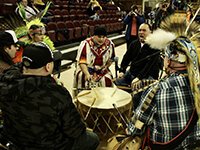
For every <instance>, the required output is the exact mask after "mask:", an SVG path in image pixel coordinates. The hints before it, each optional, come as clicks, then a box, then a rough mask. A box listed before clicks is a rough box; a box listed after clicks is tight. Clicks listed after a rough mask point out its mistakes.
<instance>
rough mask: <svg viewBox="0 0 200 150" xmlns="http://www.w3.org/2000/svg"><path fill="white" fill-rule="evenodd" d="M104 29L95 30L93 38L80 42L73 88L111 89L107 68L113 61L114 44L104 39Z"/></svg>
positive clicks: (99, 27) (110, 78)
mask: <svg viewBox="0 0 200 150" xmlns="http://www.w3.org/2000/svg"><path fill="white" fill-rule="evenodd" d="M106 35H107V33H106V30H105V28H104V27H101V26H98V27H96V28H95V31H94V36H92V37H90V38H87V39H86V40H84V41H82V42H81V44H80V47H79V49H78V53H77V57H76V60H77V68H76V72H75V79H74V87H75V88H77V89H84V88H90V87H91V83H92V85H93V86H101V87H112V86H113V83H112V78H113V77H112V74H111V72H110V70H109V66H110V65H111V64H112V62H113V61H114V57H115V51H114V44H113V42H112V41H111V40H109V39H108V38H107V37H106Z"/></svg>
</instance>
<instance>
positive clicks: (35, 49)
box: [22, 42, 62, 69]
mask: <svg viewBox="0 0 200 150" xmlns="http://www.w3.org/2000/svg"><path fill="white" fill-rule="evenodd" d="M61 56H62V54H61V52H60V51H55V52H53V51H52V50H51V49H50V48H49V46H48V45H47V44H46V43H44V42H35V43H33V44H30V45H28V46H26V47H25V49H24V52H23V55H22V63H23V66H25V67H26V68H30V69H37V68H41V67H43V66H45V65H46V64H47V63H49V62H52V61H56V60H58V59H61Z"/></svg>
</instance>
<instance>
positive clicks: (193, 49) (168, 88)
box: [127, 18, 200, 150]
mask: <svg viewBox="0 0 200 150" xmlns="http://www.w3.org/2000/svg"><path fill="white" fill-rule="evenodd" d="M173 21H174V20H173V19H172V18H169V19H168V20H165V22H164V23H163V24H162V30H161V29H159V30H156V31H154V33H153V34H152V35H151V36H149V38H148V39H147V41H146V42H147V43H148V44H150V46H151V47H154V48H156V47H157V48H159V47H160V48H161V47H163V48H164V50H165V54H164V57H165V58H164V69H165V72H166V74H167V76H166V77H165V78H163V79H162V80H160V81H159V82H157V83H155V84H153V85H152V86H151V87H149V88H148V89H147V90H145V91H144V93H143V94H142V97H141V103H140V105H139V106H138V108H137V109H136V111H135V115H134V116H133V118H132V122H131V123H130V124H129V127H128V130H127V133H128V134H129V135H132V136H136V135H142V134H143V133H144V131H145V130H146V131H147V132H148V133H147V134H146V135H147V138H146V139H148V141H147V144H148V146H149V147H151V148H149V149H153V150H154V149H155V150H157V149H162V150H170V149H171V150H172V149H173V150H197V149H199V148H200V125H199V122H198V116H200V86H199V85H200V75H199V58H198V56H197V48H198V47H199V38H198V37H199V33H198V32H197V31H198V29H199V27H198V26H197V28H193V27H191V28H190V29H189V31H188V33H189V34H187V32H185V29H186V28H184V27H186V26H183V25H184V24H185V22H184V20H182V21H180V22H179V23H177V22H176V21H174V22H173ZM174 25H176V27H177V28H174V29H172V28H169V26H170V27H174ZM194 26H196V25H195V24H194ZM180 31H183V33H181V32H180ZM177 33H178V34H177ZM191 33H195V35H191ZM182 35H184V36H182ZM161 36H162V37H165V38H163V39H162V38H159V37H161ZM191 37H192V38H191ZM197 41H198V42H197Z"/></svg>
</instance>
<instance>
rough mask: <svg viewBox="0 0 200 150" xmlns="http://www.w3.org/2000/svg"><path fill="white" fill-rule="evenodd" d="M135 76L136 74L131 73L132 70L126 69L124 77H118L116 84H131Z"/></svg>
mask: <svg viewBox="0 0 200 150" xmlns="http://www.w3.org/2000/svg"><path fill="white" fill-rule="evenodd" d="M134 78H135V76H133V75H131V72H130V70H128V71H126V73H125V74H124V76H123V77H122V78H117V79H116V80H115V84H116V85H117V86H131V82H132V81H133V79H134Z"/></svg>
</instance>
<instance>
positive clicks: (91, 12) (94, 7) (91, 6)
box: [87, 0, 102, 16]
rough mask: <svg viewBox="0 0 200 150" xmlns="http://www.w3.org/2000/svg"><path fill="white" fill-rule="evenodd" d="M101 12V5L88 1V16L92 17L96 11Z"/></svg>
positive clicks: (95, 0) (91, 0)
mask: <svg viewBox="0 0 200 150" xmlns="http://www.w3.org/2000/svg"><path fill="white" fill-rule="evenodd" d="M100 10H102V7H101V5H100V4H99V2H98V1H97V0H90V2H89V3H88V6H87V13H88V15H89V16H93V15H94V14H95V13H96V12H97V11H100Z"/></svg>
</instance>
